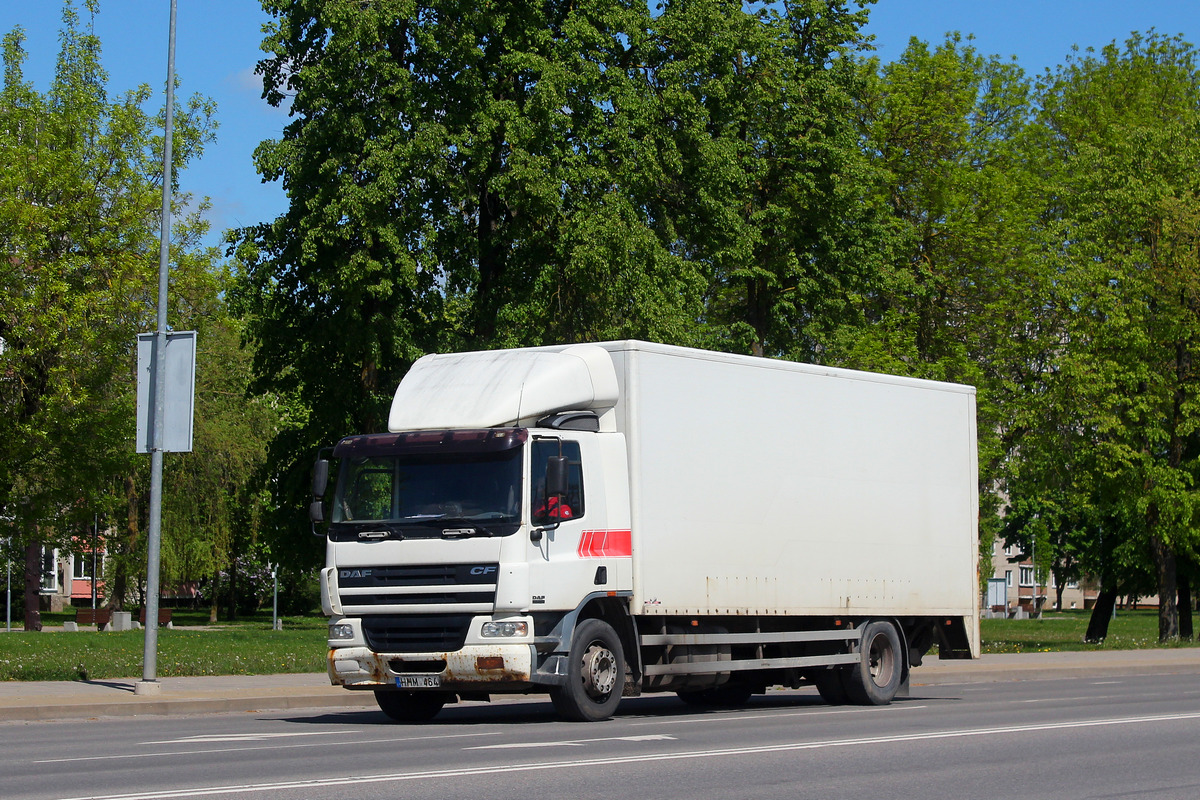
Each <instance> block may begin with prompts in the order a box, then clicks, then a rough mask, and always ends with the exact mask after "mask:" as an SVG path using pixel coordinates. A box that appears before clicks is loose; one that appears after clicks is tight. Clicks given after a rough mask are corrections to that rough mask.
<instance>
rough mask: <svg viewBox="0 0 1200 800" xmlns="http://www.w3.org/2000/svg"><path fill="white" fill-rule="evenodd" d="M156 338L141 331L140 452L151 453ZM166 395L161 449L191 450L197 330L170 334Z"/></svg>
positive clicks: (138, 419) (139, 337) (139, 365)
mask: <svg viewBox="0 0 1200 800" xmlns="http://www.w3.org/2000/svg"><path fill="white" fill-rule="evenodd" d="M154 338H155V334H153V333H139V334H138V395H137V452H139V453H149V452H150V446H151V441H150V422H151V418H152V417H153V416H154V394H153V392H154V375H153V372H154ZM165 361H166V365H165V367H164V372H165V374H166V398H165V402H164V409H163V438H162V446H161V448H160V449H161V450H163V451H164V452H167V453H190V452H192V408H193V405H194V403H195V394H196V332H195V331H174V332H172V333H168V334H167V353H166V359H165Z"/></svg>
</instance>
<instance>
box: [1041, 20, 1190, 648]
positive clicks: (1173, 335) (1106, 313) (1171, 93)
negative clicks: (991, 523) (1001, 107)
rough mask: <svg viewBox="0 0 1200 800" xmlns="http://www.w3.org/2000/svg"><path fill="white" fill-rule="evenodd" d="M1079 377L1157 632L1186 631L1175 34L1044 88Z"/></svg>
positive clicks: (1133, 45)
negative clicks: (1150, 593) (1181, 593)
mask: <svg viewBox="0 0 1200 800" xmlns="http://www.w3.org/2000/svg"><path fill="white" fill-rule="evenodd" d="M1040 101H1041V105H1042V109H1043V124H1044V126H1045V130H1046V138H1047V142H1048V145H1049V146H1050V148H1052V149H1051V151H1050V152H1051V154H1052V157H1053V158H1055V159H1056V160H1057V161H1058V162H1059V174H1060V175H1061V182H1060V184H1059V185H1058V187H1057V191H1056V192H1055V199H1056V202H1057V203H1058V206H1059V209H1058V213H1059V214H1060V218H1061V227H1060V228H1059V231H1060V237H1061V238H1060V246H1061V248H1062V250H1063V251H1064V254H1065V258H1066V260H1067V269H1066V271H1065V272H1064V274H1063V275H1062V277H1061V280H1060V282H1059V292H1060V293H1061V295H1062V298H1063V299H1062V301H1061V305H1063V306H1064V307H1066V308H1070V309H1071V312H1072V313H1071V314H1070V315H1069V317H1068V319H1067V327H1066V338H1065V339H1064V340H1063V349H1062V350H1063V351H1062V356H1061V361H1062V364H1063V371H1064V372H1066V373H1068V374H1070V375H1071V376H1073V377H1074V379H1075V384H1074V386H1073V391H1074V392H1075V394H1076V395H1077V396H1078V397H1079V398H1080V401H1081V402H1080V409H1081V415H1082V418H1083V424H1084V425H1085V427H1086V428H1087V429H1088V430H1093V431H1094V432H1095V453H1094V458H1095V461H1094V464H1095V470H1096V472H1097V473H1098V474H1100V475H1103V476H1105V478H1106V481H1107V482H1108V484H1109V485H1110V487H1111V490H1112V492H1113V493H1112V495H1111V498H1112V500H1111V502H1112V513H1113V515H1114V516H1115V517H1116V518H1117V519H1119V520H1120V522H1121V524H1120V528H1119V530H1121V531H1123V532H1124V533H1125V534H1126V536H1128V537H1130V540H1129V541H1128V542H1127V544H1130V545H1136V547H1137V549H1139V550H1141V551H1142V553H1143V554H1144V555H1143V557H1144V558H1146V560H1147V562H1148V563H1149V564H1150V565H1152V568H1153V571H1154V576H1155V583H1156V587H1157V591H1158V595H1159V602H1160V605H1159V609H1160V611H1159V636H1160V638H1161V639H1163V640H1169V639H1173V638H1177V637H1178V636H1179V633H1180V625H1179V615H1178V612H1179V610H1178V607H1177V604H1176V596H1177V591H1178V585H1177V581H1176V569H1177V567H1176V563H1177V559H1179V558H1180V557H1181V556H1184V557H1186V558H1187V559H1189V560H1191V559H1194V555H1195V552H1196V548H1197V535H1196V533H1195V531H1196V524H1195V520H1196V512H1197V497H1198V495H1197V493H1196V490H1195V478H1196V472H1197V466H1198V461H1197V459H1198V457H1200V439H1198V438H1197V427H1198V422H1200V415H1198V413H1197V412H1198V410H1200V409H1198V407H1197V402H1198V401H1197V398H1198V389H1200V373H1198V372H1197V369H1196V365H1195V359H1196V355H1197V346H1198V344H1200V293H1198V290H1200V250H1198V246H1197V245H1198V243H1200V224H1198V223H1200V201H1198V190H1200V182H1198V181H1200V179H1198V177H1197V176H1198V175H1200V169H1198V168H1200V145H1198V141H1200V113H1198V112H1200V74H1198V73H1197V70H1196V53H1195V50H1194V49H1193V48H1192V47H1191V46H1190V45H1188V44H1186V43H1185V42H1183V41H1182V40H1180V39H1178V38H1169V37H1164V36H1159V35H1157V34H1149V35H1140V34H1134V35H1133V36H1132V37H1131V38H1130V39H1129V40H1128V41H1127V42H1126V43H1125V45H1124V47H1119V46H1118V45H1117V44H1116V43H1113V44H1111V45H1109V46H1107V47H1105V48H1104V49H1103V50H1102V51H1101V52H1099V53H1092V52H1088V53H1087V54H1083V55H1078V56H1076V57H1073V58H1072V59H1071V60H1070V61H1068V63H1067V64H1066V65H1064V66H1063V67H1061V68H1059V69H1058V70H1057V71H1055V72H1054V73H1052V74H1050V75H1048V76H1047V78H1046V80H1045V82H1044V85H1043V86H1042V87H1041V90H1040Z"/></svg>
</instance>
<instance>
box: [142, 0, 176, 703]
mask: <svg viewBox="0 0 1200 800" xmlns="http://www.w3.org/2000/svg"><path fill="white" fill-rule="evenodd" d="M175 3H176V0H171V23H170V33H169V34H168V37H167V38H168V42H167V108H166V121H165V124H164V126H163V185H162V227H161V229H160V233H159V243H158V325H157V328H156V329H155V335H154V370H153V373H152V374H153V376H154V381H153V386H152V392H153V396H154V421H153V423H152V424H151V427H150V525H149V531H148V535H147V538H146V646H145V650H144V651H143V654H142V679H141V680H140V681H138V683H137V684H136V685H135V686H134V693H135V694H158V693H159V691H160V690H161V688H162V684H160V683H159V682H158V677H157V676H158V573H159V567H160V549H159V548H160V544H161V541H162V471H163V443H164V441H165V440H164V437H163V421H164V419H165V418H166V397H167V387H166V364H167V358H166V356H167V275H168V263H169V259H170V252H171V137H172V136H173V134H174V104H175Z"/></svg>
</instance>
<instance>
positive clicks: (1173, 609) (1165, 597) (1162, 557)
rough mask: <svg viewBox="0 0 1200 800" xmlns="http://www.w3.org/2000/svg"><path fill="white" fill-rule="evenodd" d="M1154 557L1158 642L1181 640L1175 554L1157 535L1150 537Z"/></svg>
mask: <svg viewBox="0 0 1200 800" xmlns="http://www.w3.org/2000/svg"><path fill="white" fill-rule="evenodd" d="M1150 552H1151V554H1152V555H1153V557H1154V575H1155V578H1156V579H1157V583H1158V640H1159V641H1160V642H1169V641H1172V640H1174V639H1178V638H1179V607H1178V606H1176V605H1175V600H1176V595H1177V594H1178V587H1177V586H1176V580H1175V554H1174V553H1173V552H1171V548H1170V547H1168V546H1167V545H1166V543H1165V542H1163V540H1162V539H1160V538H1159V537H1158V536H1156V535H1152V536H1151V537H1150Z"/></svg>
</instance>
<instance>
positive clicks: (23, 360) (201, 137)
mask: <svg viewBox="0 0 1200 800" xmlns="http://www.w3.org/2000/svg"><path fill="white" fill-rule="evenodd" d="M84 10H85V12H86V14H87V15H88V17H89V19H90V18H94V16H95V15H96V14H97V13H99V3H98V2H96V0H88V1H87V2H85V3H84ZM23 42H24V37H23V34H22V32H21V31H20V29H17V30H15V31H13V32H11V33H9V34H8V35H7V36H6V37H5V38H4V85H3V90H2V92H0V154H2V156H0V184H2V185H0V242H2V247H3V258H2V259H0V272H2V273H3V281H4V285H5V287H6V292H5V293H4V296H3V297H0V339H2V340H3V342H4V345H3V352H0V376H3V377H0V503H2V504H3V505H4V507H5V510H6V512H7V515H9V516H11V517H12V518H13V519H14V522H13V525H14V528H15V530H16V532H17V534H18V536H19V538H20V540H21V541H23V542H24V543H25V545H26V548H27V553H28V554H31V555H33V556H35V557H33V558H29V559H27V560H28V562H29V563H30V565H31V570H30V572H31V574H30V575H28V576H27V585H32V586H33V587H34V589H33V593H32V596H31V597H30V598H28V600H27V602H26V615H27V616H26V624H27V626H28V627H31V628H37V627H39V626H40V622H39V619H38V617H37V610H38V604H37V596H36V584H37V578H38V576H37V574H36V571H37V569H38V567H37V565H36V562H37V561H38V559H37V558H36V554H37V553H38V552H39V551H40V549H41V548H42V546H43V545H57V546H60V547H65V548H69V547H70V546H71V540H72V536H73V534H75V533H78V532H80V531H82V530H84V529H85V528H87V527H90V526H91V524H92V521H93V518H94V515H95V514H97V513H99V514H101V515H102V516H103V517H105V518H106V519H107V521H108V522H109V523H110V530H112V531H113V533H114V538H113V540H111V541H110V542H108V548H109V550H110V552H113V553H115V554H116V558H115V562H114V563H115V567H116V569H117V571H118V574H117V575H115V576H114V581H113V584H119V583H121V582H122V581H125V580H126V579H127V578H128V576H129V575H131V574H132V575H136V574H137V573H136V570H137V568H136V566H133V565H131V563H130V559H131V558H133V554H134V553H136V552H137V551H138V548H139V544H140V542H139V531H140V530H141V527H142V524H141V520H140V516H141V509H142V508H144V503H143V502H142V501H141V495H142V494H143V492H144V489H142V488H140V487H144V485H145V482H144V479H142V478H141V476H140V474H139V473H140V471H141V470H142V469H143V467H142V464H141V462H142V461H144V459H141V458H140V457H138V456H136V455H135V454H134V452H133V450H134V447H133V442H132V432H133V424H132V420H133V419H134V380H133V379H134V373H135V370H134V364H135V352H134V343H135V337H136V334H137V333H138V332H139V331H142V330H145V329H147V328H148V327H149V326H150V325H151V324H152V321H153V302H154V301H153V297H154V291H155V286H156V280H155V276H156V264H157V257H156V256H157V252H158V242H157V231H158V224H157V218H158V213H159V210H160V206H161V174H162V171H161V153H162V139H161V136H158V137H156V136H155V131H156V130H160V129H161V120H159V119H156V118H155V116H154V115H152V114H148V113H147V112H146V111H145V106H146V105H147V104H148V103H149V102H150V100H151V96H152V93H151V91H150V89H149V87H148V86H141V87H139V88H137V89H136V90H133V91H130V92H128V93H126V94H125V95H124V96H122V97H121V98H119V99H117V100H110V99H109V97H108V93H107V88H106V83H107V75H106V73H105V72H104V70H103V67H102V64H101V59H100V54H101V46H100V42H99V40H98V38H97V37H96V36H95V34H94V33H93V32H92V30H91V25H90V22H88V23H86V24H85V23H83V22H81V19H80V13H79V11H78V10H77V9H76V7H75V5H74V3H72V2H70V0H68V1H67V2H65V3H64V4H63V27H62V35H61V42H62V47H61V51H60V54H59V59H58V64H57V70H56V72H55V76H54V78H53V80H52V82H51V84H50V87H49V90H48V91H46V92H39V91H37V90H36V89H35V88H34V87H33V85H32V84H31V83H30V82H29V81H27V80H26V79H25V76H24V74H23V69H22V68H23V64H24V61H25V53H24V50H23ZM213 113H214V109H213V106H212V104H211V103H210V102H209V101H207V100H205V99H203V98H199V97H195V98H192V99H191V100H190V101H188V102H187V103H185V104H183V107H182V108H180V109H179V112H178V113H177V122H176V129H175V130H176V140H175V142H174V153H175V157H176V163H175V172H176V174H178V172H179V170H180V169H181V168H182V167H183V166H184V165H185V164H186V163H187V162H188V161H189V160H190V159H191V158H194V157H196V156H197V155H198V154H199V152H200V150H201V149H202V147H203V145H204V144H205V143H206V142H208V141H209V140H210V139H211V137H212V135H213V130H214V126H215V123H214V121H213ZM187 199H188V198H186V197H181V198H180V201H181V203H182V202H186V201H187ZM201 210H202V209H201ZM176 219H177V220H178V223H177V224H176V226H175V230H174V231H173V233H174V236H175V241H174V242H173V243H172V255H173V261H174V262H175V264H176V270H175V274H174V276H173V278H172V281H173V289H174V290H178V289H179V288H180V287H181V286H182V285H185V284H186V283H187V282H188V281H189V280H195V279H196V276H198V275H199V276H203V275H205V274H206V273H207V272H208V270H210V269H211V268H212V263H213V258H215V253H214V252H212V251H202V250H200V249H199V248H198V244H197V240H198V238H199V237H200V236H201V235H202V234H203V231H204V223H203V221H202V219H201V217H200V211H197V212H195V213H192V214H188V215H180V216H178V217H177V218H176ZM207 290H208V291H210V292H212V293H213V294H215V291H216V288H215V286H213V285H212V284H211V283H210V285H209V287H208V289H207ZM180 319H181V315H180V314H179V313H178V312H176V313H174V314H173V317H172V322H176V323H177V322H178V321H179V320H180ZM222 357H224V354H223V355H222ZM201 428H203V423H202V425H201ZM118 520H121V523H122V524H117V521H118ZM168 541H170V540H168ZM167 566H168V569H173V568H174V567H173V566H172V565H170V564H168V565H167ZM121 570H124V571H125V572H124V573H123V574H124V575H125V577H122V576H121ZM119 599H120V598H118V601H119Z"/></svg>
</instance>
